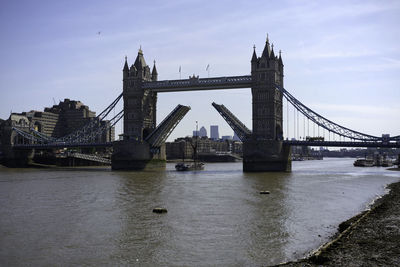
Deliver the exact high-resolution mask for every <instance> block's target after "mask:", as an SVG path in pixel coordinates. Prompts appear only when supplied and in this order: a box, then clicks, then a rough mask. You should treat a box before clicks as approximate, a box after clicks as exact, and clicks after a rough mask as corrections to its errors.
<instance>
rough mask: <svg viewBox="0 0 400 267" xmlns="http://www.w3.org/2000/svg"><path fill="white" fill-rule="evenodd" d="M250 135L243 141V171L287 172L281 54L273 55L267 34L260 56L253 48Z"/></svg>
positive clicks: (288, 168) (287, 153)
mask: <svg viewBox="0 0 400 267" xmlns="http://www.w3.org/2000/svg"><path fill="white" fill-rule="evenodd" d="M251 76H252V88H251V92H252V113H253V131H252V136H251V138H249V139H248V140H246V141H245V142H244V147H243V153H244V155H243V170H244V171H290V169H291V161H290V146H285V145H283V142H282V141H283V122H282V118H283V115H282V97H283V96H282V93H281V92H280V91H279V90H278V89H277V88H276V86H275V85H279V86H283V76H284V75H283V61H282V57H281V53H279V56H276V55H275V52H274V47H273V44H272V46H271V45H270V43H269V40H268V37H267V40H266V43H265V47H264V50H263V52H262V54H261V57H257V54H256V51H255V47H254V51H253V56H252V59H251Z"/></svg>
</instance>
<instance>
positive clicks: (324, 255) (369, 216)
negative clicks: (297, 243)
mask: <svg viewBox="0 0 400 267" xmlns="http://www.w3.org/2000/svg"><path fill="white" fill-rule="evenodd" d="M388 189H389V190H390V192H389V193H388V194H386V195H385V196H383V197H382V198H380V199H379V200H377V201H376V202H375V203H374V204H373V205H372V207H371V209H369V210H367V211H364V212H362V213H360V214H358V215H356V216H354V217H353V218H351V219H349V220H347V221H345V222H343V223H341V224H340V225H339V229H338V231H339V232H338V233H337V234H336V236H335V238H334V240H333V241H331V242H328V243H326V244H325V245H323V246H322V247H320V248H319V249H318V250H317V251H315V252H314V253H312V254H311V256H309V257H308V258H306V259H301V260H298V261H296V262H288V263H284V264H280V265H276V266H287V267H295V266H296V267H297V266H302V267H306V266H307V267H308V266H310V267H311V266H400V247H399V244H400V182H397V183H393V184H391V185H389V186H388Z"/></svg>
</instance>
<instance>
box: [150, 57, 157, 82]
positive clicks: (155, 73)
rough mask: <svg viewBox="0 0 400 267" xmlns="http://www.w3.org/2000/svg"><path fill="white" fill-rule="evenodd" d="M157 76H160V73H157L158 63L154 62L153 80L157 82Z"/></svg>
mask: <svg viewBox="0 0 400 267" xmlns="http://www.w3.org/2000/svg"><path fill="white" fill-rule="evenodd" d="M157 76H158V73H157V68H156V61H155V60H154V65H153V70H152V71H151V79H152V80H153V81H157Z"/></svg>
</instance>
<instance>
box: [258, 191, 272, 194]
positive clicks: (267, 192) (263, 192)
mask: <svg viewBox="0 0 400 267" xmlns="http://www.w3.org/2000/svg"><path fill="white" fill-rule="evenodd" d="M260 194H261V195H267V194H270V192H269V191H260Z"/></svg>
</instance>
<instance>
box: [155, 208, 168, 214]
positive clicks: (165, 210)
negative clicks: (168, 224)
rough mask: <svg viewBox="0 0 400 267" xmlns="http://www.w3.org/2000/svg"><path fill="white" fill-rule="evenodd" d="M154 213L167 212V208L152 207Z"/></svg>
mask: <svg viewBox="0 0 400 267" xmlns="http://www.w3.org/2000/svg"><path fill="white" fill-rule="evenodd" d="M153 212H154V213H167V212H168V211H167V209H166V208H154V209H153Z"/></svg>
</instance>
